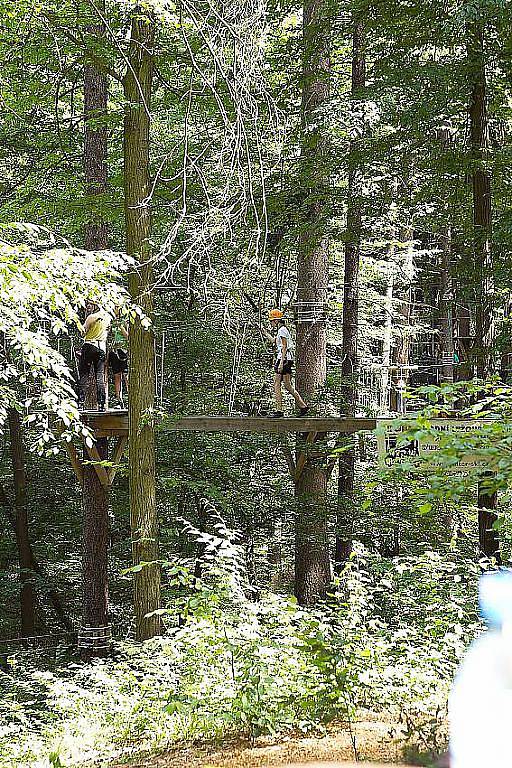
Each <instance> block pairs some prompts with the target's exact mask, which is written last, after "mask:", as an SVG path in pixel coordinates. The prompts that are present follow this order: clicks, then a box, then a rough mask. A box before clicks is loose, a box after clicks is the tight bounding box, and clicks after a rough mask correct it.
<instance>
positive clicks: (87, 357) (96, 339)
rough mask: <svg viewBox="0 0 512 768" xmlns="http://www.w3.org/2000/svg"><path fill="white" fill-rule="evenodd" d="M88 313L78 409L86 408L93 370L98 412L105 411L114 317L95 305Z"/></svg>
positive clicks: (79, 366) (81, 362)
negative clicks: (108, 341)
mask: <svg viewBox="0 0 512 768" xmlns="http://www.w3.org/2000/svg"><path fill="white" fill-rule="evenodd" d="M87 312H88V314H87V317H86V319H85V323H84V327H83V331H84V342H83V345H82V349H81V351H80V362H79V365H78V376H79V382H78V407H79V408H80V409H83V408H84V406H85V398H86V395H87V386H88V384H89V374H90V372H91V368H93V369H94V378H95V380H96V396H97V401H98V410H100V411H104V410H105V399H106V389H105V360H106V357H107V337H108V332H109V329H110V325H111V323H112V317H111V316H110V315H109V314H108V312H105V311H103V310H101V309H100V308H99V307H98V306H97V305H95V304H89V305H88V306H87Z"/></svg>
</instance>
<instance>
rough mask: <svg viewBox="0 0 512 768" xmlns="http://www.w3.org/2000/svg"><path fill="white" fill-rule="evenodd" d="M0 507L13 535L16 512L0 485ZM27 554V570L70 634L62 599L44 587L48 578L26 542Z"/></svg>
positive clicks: (68, 618)
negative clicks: (34, 577) (41, 588)
mask: <svg viewBox="0 0 512 768" xmlns="http://www.w3.org/2000/svg"><path fill="white" fill-rule="evenodd" d="M0 505H1V506H2V507H3V509H4V512H5V515H6V517H7V520H8V521H9V524H10V525H11V526H12V529H13V531H14V533H16V510H15V508H14V506H13V505H12V504H11V502H10V500H9V498H8V496H7V494H6V492H5V488H4V487H3V485H1V484H0ZM28 552H29V563H30V566H29V569H30V570H31V571H33V572H34V573H37V575H38V577H39V580H40V582H43V583H45V589H44V595H45V596H46V597H47V598H48V600H49V601H50V603H51V605H52V607H53V609H54V611H55V614H56V616H57V619H58V620H59V623H60V624H61V626H62V627H63V628H64V629H66V630H68V631H70V632H71V631H72V630H73V629H74V626H73V622H72V621H71V619H70V617H69V614H68V613H67V612H66V609H65V608H64V604H63V602H62V597H61V595H60V594H59V593H58V592H57V590H56V589H54V588H53V587H48V588H47V587H46V582H47V581H48V576H47V574H45V572H44V571H43V569H42V568H41V566H40V565H39V563H38V561H37V560H36V557H35V555H34V550H33V549H32V545H31V543H30V541H29V542H28ZM41 592H42V590H41ZM40 597H42V594H41V595H40Z"/></svg>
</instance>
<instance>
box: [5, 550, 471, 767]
mask: <svg viewBox="0 0 512 768" xmlns="http://www.w3.org/2000/svg"><path fill="white" fill-rule="evenodd" d="M231 567H232V566H228V567H225V566H224V567H221V565H220V563H217V567H216V575H215V578H216V580H217V583H218V589H219V590H220V592H219V599H218V600H217V603H216V608H215V609H214V610H210V611H209V612H205V610H204V609H203V606H202V605H200V604H199V605H197V610H196V611H195V610H193V609H192V607H190V610H189V612H188V616H187V621H186V622H185V624H184V625H182V626H181V627H177V628H175V629H173V630H171V631H170V634H169V636H168V637H163V638H160V639H155V640H152V641H148V642H146V643H144V644H143V645H142V646H133V645H130V644H129V643H124V644H117V646H116V652H115V658H114V659H113V660H111V661H105V662H98V663H96V664H94V665H93V666H85V667H74V668H73V667H68V668H67V669H60V670H58V671H56V672H53V673H50V672H41V671H36V670H33V671H29V670H28V669H27V668H26V667H24V665H23V664H19V665H17V668H15V669H13V671H12V672H11V673H9V674H2V675H1V677H0V686H1V691H2V698H1V702H2V703H1V705H0V707H1V708H0V714H1V717H2V718H3V722H4V726H3V728H2V730H0V765H1V766H2V768H4V766H5V767H7V766H8V765H9V766H10V765H12V762H13V761H14V762H15V763H16V764H17V765H19V766H20V768H22V767H24V766H29V765H32V764H33V762H34V760H35V759H36V758H37V759H39V760H41V761H43V762H42V763H41V764H44V759H45V756H47V759H48V760H50V759H51V758H50V755H51V754H53V755H54V757H53V760H54V761H55V760H61V762H62V764H63V765H65V766H66V768H72V766H75V765H78V764H79V763H80V762H82V761H85V760H88V759H89V760H94V759H95V757H96V756H98V755H101V758H102V759H103V760H105V759H107V758H108V757H112V758H114V757H119V756H120V755H123V754H131V753H132V751H133V750H135V751H144V750H148V749H157V748H158V749H162V748H164V747H166V746H170V745H172V744H175V743H178V742H180V741H182V740H196V739H201V740H204V739H212V738H213V739H219V738H222V737H225V736H227V735H235V734H238V735H245V736H247V737H250V738H251V739H254V738H256V737H257V736H258V735H260V734H285V733H289V732H292V731H294V732H296V731H297V730H299V731H302V732H308V731H311V730H313V731H318V730H321V729H322V728H323V727H324V726H325V725H326V724H327V723H329V722H330V721H332V720H342V721H344V722H345V723H347V722H348V723H350V722H351V721H352V720H353V719H354V717H355V716H357V717H358V718H360V717H364V715H365V712H366V713H367V712H368V711H371V712H372V713H377V714H379V713H380V714H381V716H383V717H385V718H386V719H387V720H390V721H392V722H394V723H396V725H395V729H396V736H397V738H399V739H400V740H402V741H403V742H408V743H410V744H411V745H416V746H417V747H418V748H421V749H422V750H423V751H425V750H426V749H429V750H431V751H432V752H435V751H436V750H437V751H439V750H440V749H441V748H442V747H443V746H444V743H445V732H444V729H443V725H442V723H443V717H444V715H445V713H446V699H447V693H448V689H449V685H450V682H451V678H452V675H453V671H454V668H455V666H456V664H457V662H458V659H459V658H460V656H461V654H462V652H463V650H464V648H465V646H466V644H467V643H468V642H469V640H470V638H471V637H472V636H473V635H474V634H475V632H476V631H478V629H479V625H478V623H477V620H476V615H475V614H474V613H473V614H472V615H471V617H470V616H469V615H468V614H467V613H466V612H465V610H464V606H465V604H466V603H467V601H468V594H469V592H468V590H471V591H473V594H474V590H475V588H476V578H477V574H476V567H475V565H474V564H472V563H471V561H468V560H467V559H466V560H464V559H462V558H461V559H460V561H459V562H458V564H457V565H455V563H452V564H451V565H450V563H449V562H448V561H447V558H443V557H440V556H439V555H437V554H435V553H426V554H425V556H424V557H423V558H419V559H407V558H403V559H401V558H398V559H396V560H395V561H391V560H387V559H385V558H379V557H376V556H375V555H371V554H370V553H368V552H364V551H360V552H359V554H357V555H355V556H354V558H353V559H352V561H351V563H350V564H349V565H348V566H347V568H346V570H345V572H344V573H343V574H342V576H341V577H340V579H339V582H338V584H337V587H336V591H335V593H334V594H333V595H332V596H331V597H330V599H329V602H328V604H326V605H325V606H323V607H321V608H319V609H317V610H315V611H306V610H303V609H301V608H299V607H298V606H297V605H296V603H295V602H294V601H293V600H290V599H288V598H284V597H280V596H277V595H272V594H267V595H265V596H264V597H263V598H262V599H261V600H259V601H253V600H247V599H245V598H242V597H241V596H240V593H239V592H238V591H237V589H235V590H234V591H233V590H232V589H231V588H230V587H229V585H230V584H232V583H233V582H232V579H231V578H230V574H229V570H230V568H231ZM180 574H181V576H183V574H184V572H183V570H177V571H176V572H175V574H174V575H175V576H178V575H180ZM222 574H223V575H222ZM461 574H463V577H461ZM181 576H180V581H183V578H181ZM191 589H192V592H191V594H194V592H193V587H191ZM447 608H449V610H447ZM443 713H444V714H443ZM434 723H435V727H434ZM355 747H356V748H357V747H358V745H357V743H356V744H355Z"/></svg>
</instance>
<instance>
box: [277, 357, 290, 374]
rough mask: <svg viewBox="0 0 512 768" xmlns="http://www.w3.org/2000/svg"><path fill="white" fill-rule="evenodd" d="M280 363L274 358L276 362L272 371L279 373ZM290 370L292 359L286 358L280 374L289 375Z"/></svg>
mask: <svg viewBox="0 0 512 768" xmlns="http://www.w3.org/2000/svg"><path fill="white" fill-rule="evenodd" d="M280 364H281V363H280V361H279V360H276V364H275V365H274V371H275V372H276V373H279V366H280ZM292 371H293V360H287V361H286V363H285V364H284V365H283V372H282V373H281V376H286V375H289V376H291V374H292Z"/></svg>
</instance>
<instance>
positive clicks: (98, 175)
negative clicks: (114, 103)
mask: <svg viewBox="0 0 512 768" xmlns="http://www.w3.org/2000/svg"><path fill="white" fill-rule="evenodd" d="M96 6H97V8H98V11H99V12H100V13H102V14H103V13H104V12H105V2H104V0H99V1H98V2H97V3H96ZM88 33H89V35H90V36H91V38H92V39H93V42H94V41H95V40H97V39H101V38H103V37H104V35H105V28H104V25H103V24H101V23H98V24H96V25H94V26H92V27H90V28H89V29H88ZM107 110H108V77H107V75H106V74H105V73H104V72H102V71H101V70H100V69H99V68H98V66H97V65H95V64H89V63H87V64H86V65H85V67H84V123H85V135H84V170H85V180H84V181H85V195H86V200H85V202H86V214H87V219H86V223H85V228H84V229H85V231H84V240H85V247H86V248H87V249H89V250H91V251H94V250H102V249H105V248H106V247H107V243H108V228H107V222H106V221H105V218H104V215H103V213H102V211H101V205H102V202H103V201H104V198H105V195H106V192H107V184H108V164H107V151H108V128H107V124H106V118H107Z"/></svg>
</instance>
